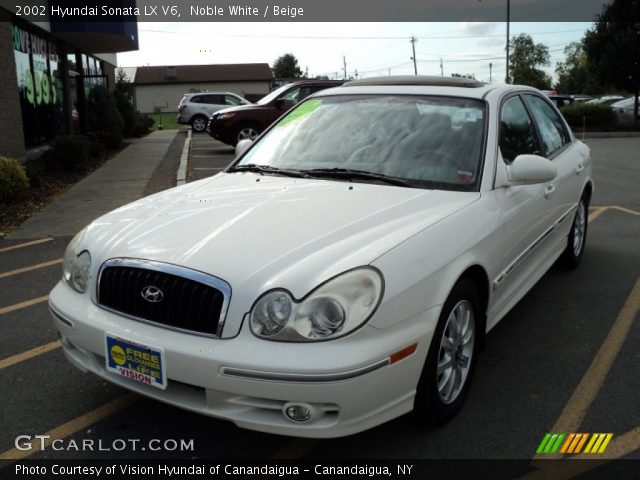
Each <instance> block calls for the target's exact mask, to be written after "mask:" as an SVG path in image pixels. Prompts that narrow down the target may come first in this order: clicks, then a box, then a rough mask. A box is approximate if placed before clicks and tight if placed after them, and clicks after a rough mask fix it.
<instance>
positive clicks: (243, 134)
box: [207, 80, 343, 146]
mask: <svg viewBox="0 0 640 480" xmlns="http://www.w3.org/2000/svg"><path fill="white" fill-rule="evenodd" d="M342 83H343V82H342V81H341V80H306V81H301V82H295V83H289V84H287V85H283V86H282V87H280V88H278V89H276V90H274V91H273V92H271V93H269V94H268V95H267V96H265V97H263V98H262V99H260V100H258V102H256V103H254V104H251V105H240V106H237V107H231V108H226V109H224V110H220V111H218V112H216V113H214V114H213V115H212V116H211V119H210V120H209V126H208V128H207V131H208V132H209V135H211V136H212V137H213V138H215V139H216V140H220V141H221V142H224V143H226V144H228V145H233V146H235V145H236V144H237V143H238V142H239V141H240V140H244V139H250V140H253V139H254V138H256V137H257V136H258V135H260V134H261V133H262V132H263V131H264V129H265V128H267V127H268V126H269V125H271V124H272V123H273V122H274V121H275V120H277V119H278V118H280V117H281V116H282V115H283V114H284V113H286V112H287V111H288V110H289V109H290V108H291V107H293V106H294V105H295V104H296V103H298V102H300V101H302V100H303V99H304V98H306V97H308V96H309V95H311V94H312V93H315V92H318V91H320V90H324V89H325V88H330V87H338V86H340V85H342Z"/></svg>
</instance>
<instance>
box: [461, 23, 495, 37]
mask: <svg viewBox="0 0 640 480" xmlns="http://www.w3.org/2000/svg"><path fill="white" fill-rule="evenodd" d="M499 24H500V23H499V22H461V23H459V24H458V25H457V27H456V33H459V34H461V35H477V36H482V35H491V34H493V33H494V31H495V29H496V27H497V26H498V25H499Z"/></svg>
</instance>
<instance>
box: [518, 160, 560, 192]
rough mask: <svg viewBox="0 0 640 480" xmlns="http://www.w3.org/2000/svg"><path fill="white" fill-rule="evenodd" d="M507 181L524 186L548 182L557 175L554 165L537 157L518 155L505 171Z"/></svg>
mask: <svg viewBox="0 0 640 480" xmlns="http://www.w3.org/2000/svg"><path fill="white" fill-rule="evenodd" d="M507 171H508V176H509V181H511V182H514V183H520V184H524V185H531V184H534V183H544V182H550V181H551V180H553V179H554V178H556V175H557V173H558V168H557V167H556V165H555V164H554V163H553V162H552V161H550V160H549V159H547V158H544V157H541V156H539V155H518V156H517V157H516V158H515V159H514V160H513V163H511V165H510V166H509V168H508V169H507Z"/></svg>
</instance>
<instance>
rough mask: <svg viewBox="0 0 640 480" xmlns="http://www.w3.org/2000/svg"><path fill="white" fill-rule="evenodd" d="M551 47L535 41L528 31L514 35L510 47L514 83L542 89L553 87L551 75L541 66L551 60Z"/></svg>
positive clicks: (510, 76)
mask: <svg viewBox="0 0 640 480" xmlns="http://www.w3.org/2000/svg"><path fill="white" fill-rule="evenodd" d="M549 59H550V57H549V48H547V46H546V45H544V44H542V43H534V42H533V39H532V38H531V37H530V36H529V35H527V34H526V33H521V34H520V35H518V36H517V37H513V39H512V40H511V45H510V47H509V78H510V79H511V82H512V83H515V84H521V85H530V86H532V87H535V88H539V89H541V90H548V89H550V88H551V77H550V76H549V75H547V74H546V73H545V72H544V71H543V70H541V69H540V68H539V67H546V66H548V65H549V64H550V63H551V62H550V60H549Z"/></svg>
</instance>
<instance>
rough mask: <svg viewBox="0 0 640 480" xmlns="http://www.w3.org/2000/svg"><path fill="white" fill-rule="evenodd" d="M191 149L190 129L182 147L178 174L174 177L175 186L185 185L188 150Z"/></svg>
mask: <svg viewBox="0 0 640 480" xmlns="http://www.w3.org/2000/svg"><path fill="white" fill-rule="evenodd" d="M190 148H191V129H189V130H188V131H187V139H186V140H185V141H184V146H183V147H182V155H180V166H178V174H177V177H176V186H178V187H179V186H180V185H184V184H185V183H187V165H188V163H189V149H190Z"/></svg>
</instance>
